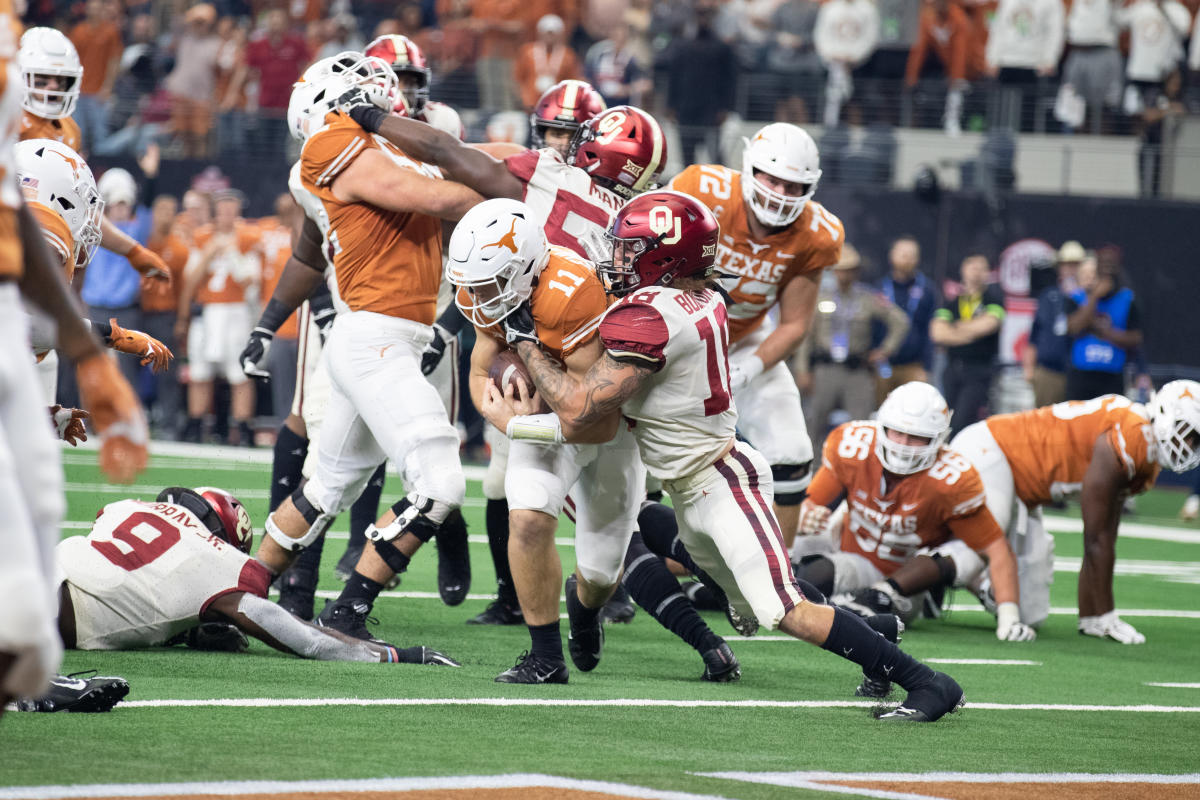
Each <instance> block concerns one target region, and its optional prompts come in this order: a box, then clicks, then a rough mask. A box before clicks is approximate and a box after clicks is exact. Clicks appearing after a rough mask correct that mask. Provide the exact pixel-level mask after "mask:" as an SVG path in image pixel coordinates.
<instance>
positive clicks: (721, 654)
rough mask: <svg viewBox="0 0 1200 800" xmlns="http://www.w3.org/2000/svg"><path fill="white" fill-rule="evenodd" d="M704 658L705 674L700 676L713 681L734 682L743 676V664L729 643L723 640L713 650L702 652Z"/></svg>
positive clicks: (701, 655)
mask: <svg viewBox="0 0 1200 800" xmlns="http://www.w3.org/2000/svg"><path fill="white" fill-rule="evenodd" d="M700 657H701V658H703V659H704V674H703V675H701V676H700V677H701V678H702V679H703V680H706V681H712V682H713V683H732V682H733V681H736V680H737V679H738V678H740V677H742V665H741V664H739V663H738V660H737V656H735V655H734V654H733V651H732V650H730V649H729V645H728V644H726V643H725V642H721V643H720V644H719V645H717V646H716V647H714V648H713V649H712V650H706V651H704V652H703V653H701V654H700Z"/></svg>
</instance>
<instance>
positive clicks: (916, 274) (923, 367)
mask: <svg viewBox="0 0 1200 800" xmlns="http://www.w3.org/2000/svg"><path fill="white" fill-rule="evenodd" d="M888 262H889V263H890V265H891V274H890V275H888V276H887V277H886V278H884V279H883V280H882V281H880V284H879V288H880V289H881V290H882V292H883V296H884V297H886V298H887V299H888V300H890V301H891V302H893V303H895V304H896V305H897V306H899V307H900V308H901V309H903V310H904V313H905V314H906V315H908V335H907V336H905V337H904V341H903V342H901V343H900V347H899V349H897V350H896V352H895V353H894V354H893V355H892V358H891V361H890V363H889V364H887V365H885V366H884V367H882V368H881V370H880V374H879V381H878V382H877V384H876V391H875V400H876V405H878V404H880V403H882V402H883V398H885V397H887V395H888V393H889V392H891V391H892V389H895V388H896V387H897V386H900V385H902V384H905V383H908V382H909V381H928V380H929V372H928V371H927V367H928V363H929V355H930V353H929V350H930V348H929V323H930V321H931V320H933V312H934V310H935V309H936V308H937V305H938V297H937V289H935V288H934V286H933V283H932V282H931V281H930V280H929V279H928V278H926V277H925V276H924V275H923V274H922V273H921V270H920V265H921V245H920V244H918V243H917V240H916V238H914V237H912V236H901V237H900V238H898V239H896V240H895V241H894V242H892V247H891V250H889V251H888Z"/></svg>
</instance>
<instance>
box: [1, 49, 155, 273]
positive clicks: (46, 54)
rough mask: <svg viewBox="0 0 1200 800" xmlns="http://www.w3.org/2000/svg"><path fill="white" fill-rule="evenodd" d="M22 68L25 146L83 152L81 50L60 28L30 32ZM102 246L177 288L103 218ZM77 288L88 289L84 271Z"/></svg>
mask: <svg viewBox="0 0 1200 800" xmlns="http://www.w3.org/2000/svg"><path fill="white" fill-rule="evenodd" d="M17 62H18V64H19V66H20V69H21V78H22V86H23V89H24V92H23V95H22V100H21V106H22V108H23V109H24V114H23V116H22V119H21V135H20V138H21V140H22V141H25V140H27V139H53V140H54V141H56V142H61V143H63V144H65V145H66V146H67V147H69V148H70V149H71V150H74V151H78V150H79V146H80V143H81V140H80V135H79V126H78V125H77V124H75V120H73V119H71V112H72V111H74V110H75V103H76V102H77V101H78V99H79V85H80V81H81V80H82V78H83V66H82V65H81V64H80V63H79V54H78V53H76V52H75V45H73V44H71V40H70V39H68V38H67V37H66V36H64V35H63V33H62V32H61V31H58V30H56V29H54V28H30V29H29V30H27V31H25V33H24V34H23V35H22V36H21V45H20V50H19V51H18V55H17ZM100 233H101V238H100V246H101V247H103V248H104V249H105V250H111V251H112V252H114V253H116V254H117V255H122V256H125V258H127V259H129V263H130V264H131V265H132V266H133V268H134V269H136V270H137V271H138V272H140V273H142V274H143V275H145V276H147V277H149V278H152V279H154V280H163V281H166V282H167V283H168V284H169V283H170V282H171V272H170V270H169V269H168V268H167V265H166V263H165V262H164V261H163V260H162V259H161V258H160V257H159V256H158V255H157V254H156V253H154V252H152V251H151V250H149V249H147V248H145V247H143V246H142V245H140V244H139V243H138V242H137V241H135V240H134V239H133V238H131V237H130V236H128V235H127V234H125V233H124V232H122V231H121V229H120V228H118V227H117V226H116V225H114V224H113V223H112V222H110V221H109V220H108V219H106V218H105V217H103V216H102V217H101V218H100ZM78 272H79V279H78V281H77V282H76V283H75V286H77V287H78V286H82V285H83V283H82V280H83V269H82V268H80V270H79V271H78Z"/></svg>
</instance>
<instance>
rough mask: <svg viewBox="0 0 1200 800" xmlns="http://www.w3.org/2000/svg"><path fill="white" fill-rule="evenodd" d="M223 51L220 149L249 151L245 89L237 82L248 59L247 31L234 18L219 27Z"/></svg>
mask: <svg viewBox="0 0 1200 800" xmlns="http://www.w3.org/2000/svg"><path fill="white" fill-rule="evenodd" d="M217 33H218V35H219V36H220V37H221V48H220V50H218V51H217V86H216V98H217V146H218V147H219V148H220V150H221V153H222V154H236V155H244V154H245V152H246V87H245V83H244V82H243V81H241V80H238V84H237V85H236V86H235V85H234V80H235V78H236V77H237V75H238V71H239V70H240V69H241V68H242V64H243V63H245V59H246V29H245V28H244V27H242V26H241V25H238V24H237V23H236V22H235V21H234V19H233V18H232V17H224V18H223V19H222V20H221V21H220V23H218V25H217Z"/></svg>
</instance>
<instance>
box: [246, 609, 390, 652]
mask: <svg viewBox="0 0 1200 800" xmlns="http://www.w3.org/2000/svg"><path fill="white" fill-rule="evenodd" d="M237 610H238V613H240V614H242V615H243V616H245V617H246V618H247V619H248V620H250V621H251V622H253V623H254V624H255V625H257V626H258V627H259V628H261V629H262V630H263V631H265V632H266V633H267V634H269V635H270V636H271V638H272V639H274V640H275V641H277V642H279V644H281V645H283V646H284V647H285V648H287V649H288V650H290V651H291V652H293V653H295V654H296V655H298V656H300V657H301V658H311V659H315V660H317V661H365V662H378V661H379V653H377V652H376V651H375V650H373V649H372V648H371V647H370V646H369V645H367V644H366V643H365V642H364V643H362V644H350V643H349V642H346V641H344V640H342V639H338V638H336V637H333V636H330V635H329V634H328V633H325V632H324V631H322V630H321V629H320V628H317V627H314V626H312V625H308V624H306V623H305V622H302V621H301V620H300V619H298V618H296V617H294V616H292V615H291V614H289V613H288V612H287V611H286V610H285V609H284V608H283V607H281V606H279V605H276V604H275V603H272V602H271V601H270V600H266V599H264V598H261V597H256V596H254V595H252V594H244V595H242V598H241V600H240V601H238V609H237Z"/></svg>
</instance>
